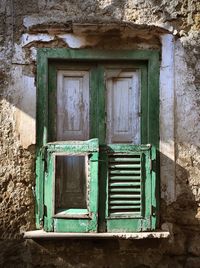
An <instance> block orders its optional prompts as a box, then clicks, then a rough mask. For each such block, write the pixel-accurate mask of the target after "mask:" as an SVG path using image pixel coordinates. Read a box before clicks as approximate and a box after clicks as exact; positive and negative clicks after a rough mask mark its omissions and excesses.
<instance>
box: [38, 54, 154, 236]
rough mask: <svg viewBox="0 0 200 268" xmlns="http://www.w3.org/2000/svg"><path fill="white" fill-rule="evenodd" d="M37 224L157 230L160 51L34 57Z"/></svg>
mask: <svg viewBox="0 0 200 268" xmlns="http://www.w3.org/2000/svg"><path fill="white" fill-rule="evenodd" d="M37 61H38V69H37V83H38V97H37V160H36V225H37V228H44V229H45V230H46V231H54V232H134V231H147V230H154V229H155V228H156V227H157V225H158V197H159V192H158V171H159V170H158V157H157V155H158V149H159V148H158V144H159V123H158V122H159V110H158V107H159V93H158V92H159V91H158V81H159V79H158V75H159V52H158V51H104V50H87V49H80V50H72V49H39V50H38V60H37Z"/></svg>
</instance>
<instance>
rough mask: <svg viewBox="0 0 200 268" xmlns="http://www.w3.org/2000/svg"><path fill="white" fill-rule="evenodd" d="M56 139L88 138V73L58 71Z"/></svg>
mask: <svg viewBox="0 0 200 268" xmlns="http://www.w3.org/2000/svg"><path fill="white" fill-rule="evenodd" d="M57 76H58V77H57V81H58V82H57V117H56V118H57V119H56V122H57V139H56V140H58V141H59V140H61V141H63V140H88V139H89V73H88V72H86V71H58V75H57Z"/></svg>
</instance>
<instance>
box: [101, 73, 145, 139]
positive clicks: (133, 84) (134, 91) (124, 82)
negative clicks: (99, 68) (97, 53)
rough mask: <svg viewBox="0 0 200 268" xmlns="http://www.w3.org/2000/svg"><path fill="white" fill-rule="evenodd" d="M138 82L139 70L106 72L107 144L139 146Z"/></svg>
mask: <svg viewBox="0 0 200 268" xmlns="http://www.w3.org/2000/svg"><path fill="white" fill-rule="evenodd" d="M139 81H140V71H139V70H132V71H128V70H127V71H126V70H123V69H108V70H106V88H107V101H106V102H107V122H106V125H107V137H106V142H107V143H134V144H140V142H141V141H140V82H139Z"/></svg>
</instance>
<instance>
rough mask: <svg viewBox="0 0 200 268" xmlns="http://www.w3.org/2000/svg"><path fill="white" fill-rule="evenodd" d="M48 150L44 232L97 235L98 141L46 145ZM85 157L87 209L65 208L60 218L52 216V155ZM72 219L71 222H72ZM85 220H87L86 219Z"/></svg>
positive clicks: (53, 164) (53, 162) (53, 161)
mask: <svg viewBox="0 0 200 268" xmlns="http://www.w3.org/2000/svg"><path fill="white" fill-rule="evenodd" d="M46 150H47V171H48V173H46V175H45V186H44V188H45V194H44V196H45V198H44V207H45V208H46V209H45V214H44V230H45V231H48V232H50V231H56V232H97V214H98V150H99V144H98V139H92V140H89V141H81V142H70V141H69V142H65V143H64V144H62V143H56V142H55V143H48V144H47V145H46ZM83 153H84V154H86V155H88V156H89V158H88V161H89V163H88V167H89V178H88V179H89V185H88V189H87V192H89V196H88V201H87V202H88V208H87V213H86V211H85V209H76V208H74V209H72V208H71V209H70V210H69V209H66V211H65V215H66V216H67V217H65V218H62V215H61V216H58V215H57V214H55V213H54V206H55V204H54V198H55V186H54V185H55V156H56V154H62V155H66V154H67V155H70V154H73V155H74V154H76V155H80V154H83ZM72 218H73V219H72ZM85 218H86V219H85Z"/></svg>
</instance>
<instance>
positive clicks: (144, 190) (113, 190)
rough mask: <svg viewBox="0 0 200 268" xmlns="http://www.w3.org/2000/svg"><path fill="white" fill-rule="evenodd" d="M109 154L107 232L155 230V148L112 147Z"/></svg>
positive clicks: (145, 146) (143, 146)
mask: <svg viewBox="0 0 200 268" xmlns="http://www.w3.org/2000/svg"><path fill="white" fill-rule="evenodd" d="M106 151H107V211H106V226H107V231H108V232H137V231H138V232H139V231H147V230H152V229H153V228H154V227H153V226H152V224H151V222H152V221H151V218H152V215H151V213H152V200H153V198H154V197H153V193H155V189H152V185H153V184H152V179H155V174H156V172H155V170H152V147H151V146H150V145H140V146H139V145H128V144H121V145H120V144H111V145H108V146H107V149H106ZM154 156H155V155H154ZM154 156H153V157H154ZM154 160H155V159H154ZM154 185H156V184H154Z"/></svg>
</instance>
